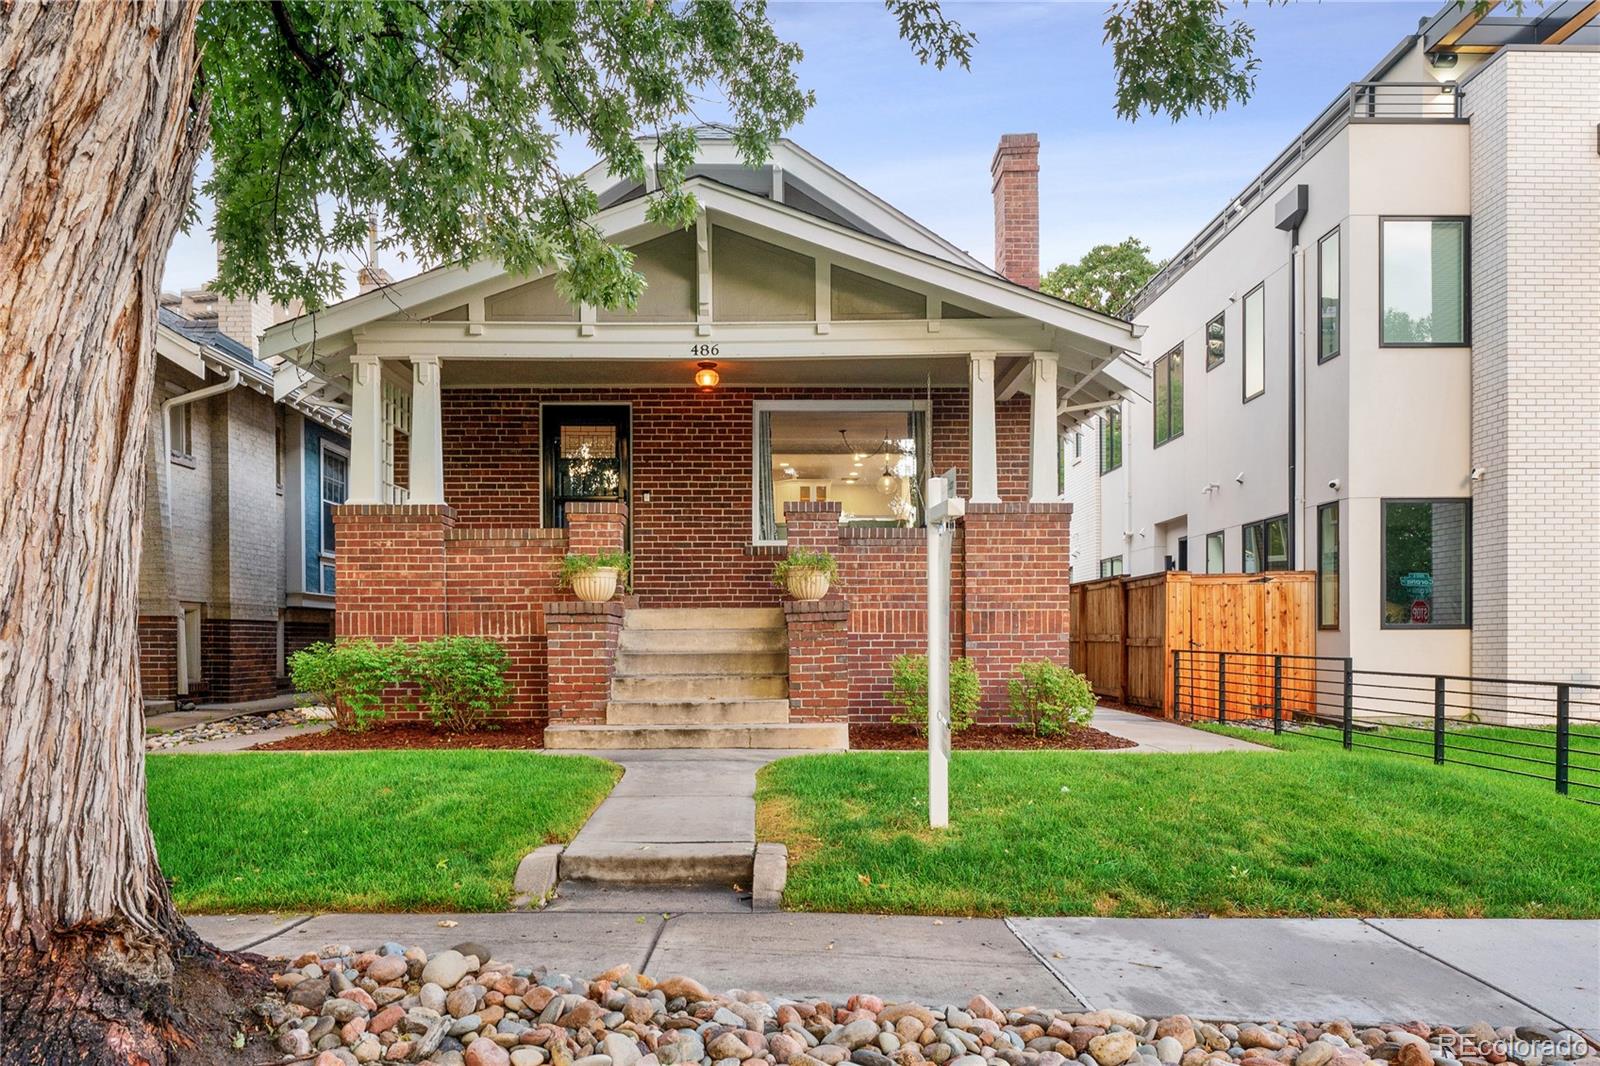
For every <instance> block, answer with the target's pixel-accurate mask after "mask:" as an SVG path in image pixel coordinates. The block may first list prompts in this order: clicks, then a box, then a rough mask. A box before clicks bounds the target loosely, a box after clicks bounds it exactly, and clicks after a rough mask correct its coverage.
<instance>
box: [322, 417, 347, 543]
mask: <svg viewBox="0 0 1600 1066" xmlns="http://www.w3.org/2000/svg"><path fill="white" fill-rule="evenodd" d="M318 445H319V449H318V452H317V533H318V536H317V547H318V549H320V555H321V557H322V558H323V559H332V558H333V552H332V551H330V550H329V549H328V542H327V539H326V538H324V537H323V536H321V533H322V508H323V507H324V506H325V505H326V504H327V500H326V499H325V498H324V497H323V495H322V493H323V485H324V484H326V483H327V474H326V470H327V467H326V465H325V464H326V463H327V461H328V453H329V452H332V453H333V454H334V455H337V456H339V457H340V458H341V459H343V460H344V479H345V481H344V491H345V496H346V497H348V496H349V495H350V450H349V449H348V448H341V447H340V446H339V445H337V444H334V443H333V442H332V441H327V440H323V441H319V442H318ZM340 502H341V503H342V502H343V501H340Z"/></svg>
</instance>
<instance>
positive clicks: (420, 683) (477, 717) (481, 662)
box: [402, 637, 511, 732]
mask: <svg viewBox="0 0 1600 1066" xmlns="http://www.w3.org/2000/svg"><path fill="white" fill-rule="evenodd" d="M506 664H507V659H506V650H505V649H504V648H502V647H501V646H500V645H499V644H497V643H495V642H494V641H492V640H486V639H485V638H483V637H440V638H439V639H437V640H427V641H423V642H421V643H420V644H413V645H411V646H410V647H409V648H407V650H406V651H405V653H404V664H403V667H402V673H403V675H404V678H405V680H407V681H409V682H411V683H412V684H414V685H416V687H417V703H419V704H421V705H422V706H423V707H424V708H426V710H427V712H428V718H429V720H430V721H432V722H433V724H434V725H435V726H443V727H445V728H448V729H452V730H455V731H457V732H467V731H469V730H473V729H477V728H478V727H480V726H482V725H483V724H484V723H485V722H487V721H488V720H489V718H490V717H492V716H493V715H494V714H496V713H497V712H498V711H499V710H500V708H501V707H503V706H505V703H506V700H507V699H509V698H510V695H511V686H510V685H508V684H507V683H506Z"/></svg>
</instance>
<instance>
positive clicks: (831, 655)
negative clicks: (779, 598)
mask: <svg viewBox="0 0 1600 1066" xmlns="http://www.w3.org/2000/svg"><path fill="white" fill-rule="evenodd" d="M783 615H784V622H785V624H786V627H787V629H788V635H789V720H790V721H791V722H843V721H847V720H848V719H849V717H850V677H851V672H852V669H853V664H852V662H851V659H850V608H849V607H848V606H846V605H845V603H844V602H843V601H842V600H839V599H838V598H828V599H823V600H818V601H815V602H810V603H804V602H797V601H795V600H788V601H786V602H785V603H784V605H783Z"/></svg>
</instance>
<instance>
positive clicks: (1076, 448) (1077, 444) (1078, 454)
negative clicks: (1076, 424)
mask: <svg viewBox="0 0 1600 1066" xmlns="http://www.w3.org/2000/svg"><path fill="white" fill-rule="evenodd" d="M1082 458H1083V430H1081V429H1075V430H1073V431H1072V461H1073V462H1077V461H1078V460H1079V459H1082Z"/></svg>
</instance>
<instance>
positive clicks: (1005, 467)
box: [994, 396, 1033, 503]
mask: <svg viewBox="0 0 1600 1066" xmlns="http://www.w3.org/2000/svg"><path fill="white" fill-rule="evenodd" d="M1032 420H1033V397H1031V396H1013V397H1011V399H1009V400H1003V401H1001V402H999V403H997V404H995V405H994V439H995V455H996V462H995V474H996V481H997V483H998V484H999V488H1000V498H1001V499H1002V500H1006V501H1012V500H1014V501H1016V502H1018V503H1026V502H1027V500H1028V497H1029V496H1031V495H1032V493H1033V485H1032V481H1033V450H1032V448H1031V446H1030V440H1029V438H1030V437H1031V436H1032V434H1033V426H1032Z"/></svg>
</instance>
